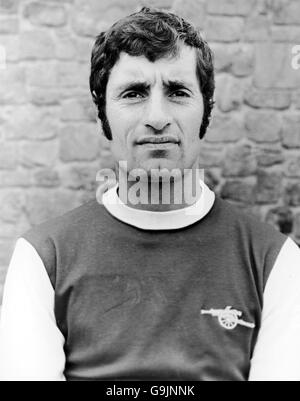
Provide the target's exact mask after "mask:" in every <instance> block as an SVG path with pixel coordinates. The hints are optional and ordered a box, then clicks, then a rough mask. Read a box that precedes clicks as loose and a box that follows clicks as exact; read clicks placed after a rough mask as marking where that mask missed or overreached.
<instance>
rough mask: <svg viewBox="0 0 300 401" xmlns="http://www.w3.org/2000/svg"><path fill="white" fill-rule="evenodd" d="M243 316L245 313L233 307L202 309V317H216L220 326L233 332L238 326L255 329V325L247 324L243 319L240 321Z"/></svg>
mask: <svg viewBox="0 0 300 401" xmlns="http://www.w3.org/2000/svg"><path fill="white" fill-rule="evenodd" d="M242 314H243V312H241V311H238V310H236V309H232V306H226V308H225V309H209V310H205V309H201V315H211V316H213V317H216V318H217V319H218V322H219V324H220V326H222V327H223V328H224V329H226V330H233V329H235V328H236V326H237V325H240V326H244V327H248V328H249V329H254V327H255V324H254V323H249V322H245V321H244V320H243V319H240V317H241V316H242Z"/></svg>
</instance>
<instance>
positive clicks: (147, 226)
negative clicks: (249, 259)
mask: <svg viewBox="0 0 300 401" xmlns="http://www.w3.org/2000/svg"><path fill="white" fill-rule="evenodd" d="M200 185H201V188H202V193H201V195H200V198H199V199H198V200H197V202H195V203H194V204H193V205H191V206H187V207H185V208H182V209H176V210H169V211H167V212H156V211H150V210H140V209H135V208H132V207H130V206H127V205H125V204H124V203H123V202H122V201H121V199H120V198H119V196H118V194H117V188H118V184H116V185H115V186H114V187H113V188H111V189H109V190H108V191H106V192H105V193H104V194H103V196H102V203H103V205H104V206H105V208H106V209H107V210H108V212H109V213H110V214H111V215H112V216H114V217H115V218H116V219H118V220H121V221H122V222H124V223H127V224H129V225H131V226H135V227H138V228H141V229H143V230H174V229H179V228H183V227H187V226H189V225H191V224H193V223H195V222H196V221H198V220H201V219H202V218H203V217H204V216H205V215H206V214H207V213H208V212H209V211H210V209H211V208H212V206H213V204H214V201H215V194H214V192H213V191H211V190H210V189H209V188H208V186H207V185H206V184H205V183H204V181H202V180H200Z"/></svg>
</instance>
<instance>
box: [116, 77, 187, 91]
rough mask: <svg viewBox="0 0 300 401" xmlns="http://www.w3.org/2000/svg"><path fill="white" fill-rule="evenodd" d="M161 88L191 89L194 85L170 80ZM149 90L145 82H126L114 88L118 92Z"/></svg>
mask: <svg viewBox="0 0 300 401" xmlns="http://www.w3.org/2000/svg"><path fill="white" fill-rule="evenodd" d="M163 86H164V88H165V89H168V90H176V89H182V88H187V89H192V88H193V87H194V85H193V84H192V83H190V82H187V81H183V80H178V79H174V80H172V79H170V80H168V81H167V82H165V81H164V82H163ZM149 88H150V84H149V83H148V82H146V81H129V82H126V83H124V84H122V85H120V86H118V87H117V88H116V90H117V91H118V92H123V91H124V90H136V91H143V90H145V89H146V90H148V89H149Z"/></svg>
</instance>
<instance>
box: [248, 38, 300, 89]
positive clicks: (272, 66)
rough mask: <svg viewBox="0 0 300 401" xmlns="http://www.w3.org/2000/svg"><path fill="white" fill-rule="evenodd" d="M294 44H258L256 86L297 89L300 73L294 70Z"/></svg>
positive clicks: (299, 83) (256, 47) (299, 84)
mask: <svg viewBox="0 0 300 401" xmlns="http://www.w3.org/2000/svg"><path fill="white" fill-rule="evenodd" d="M293 46H294V45H293V44H283V43H256V44H255V49H256V50H255V53H256V63H255V71H254V81H253V82H254V85H255V86H256V87H257V88H262V89H270V88H275V89H296V88H299V87H300V74H299V71H297V70H294V69H293V68H292V59H293V57H294V56H293V53H292V48H293Z"/></svg>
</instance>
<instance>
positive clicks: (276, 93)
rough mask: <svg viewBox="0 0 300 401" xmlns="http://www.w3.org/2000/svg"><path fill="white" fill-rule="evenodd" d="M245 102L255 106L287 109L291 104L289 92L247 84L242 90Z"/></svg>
mask: <svg viewBox="0 0 300 401" xmlns="http://www.w3.org/2000/svg"><path fill="white" fill-rule="evenodd" d="M244 95H245V96H244V100H245V103H246V104H248V105H249V106H251V107H255V108H265V109H277V110H283V109H288V108H289V107H290V105H291V92H289V91H285V90H279V89H257V88H255V87H254V86H253V85H249V87H248V88H247V90H245V92H244Z"/></svg>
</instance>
